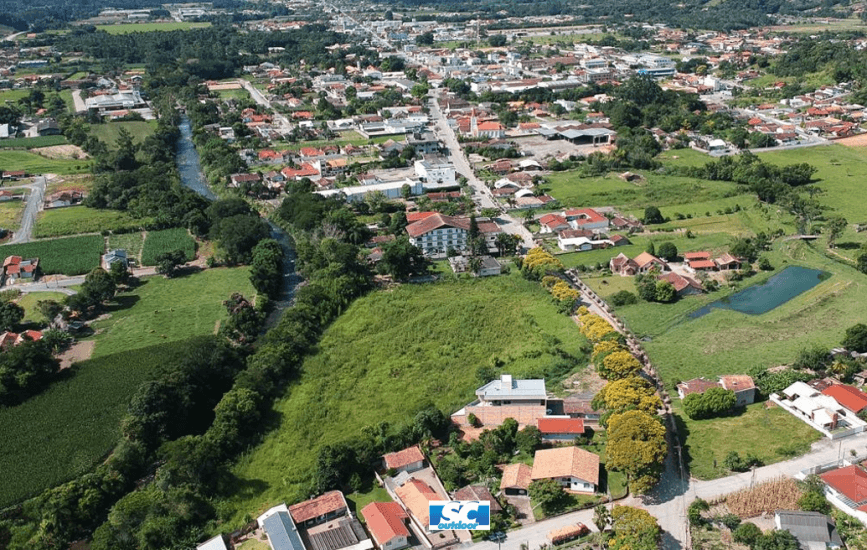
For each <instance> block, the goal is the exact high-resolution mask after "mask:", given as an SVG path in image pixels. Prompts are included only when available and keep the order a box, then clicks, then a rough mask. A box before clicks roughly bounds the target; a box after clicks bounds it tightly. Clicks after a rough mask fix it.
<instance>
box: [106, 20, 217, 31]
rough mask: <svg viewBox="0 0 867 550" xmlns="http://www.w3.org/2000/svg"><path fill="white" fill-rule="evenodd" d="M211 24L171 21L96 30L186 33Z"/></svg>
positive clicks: (124, 24) (128, 24) (108, 26)
mask: <svg viewBox="0 0 867 550" xmlns="http://www.w3.org/2000/svg"><path fill="white" fill-rule="evenodd" d="M210 26H211V24H210V23H187V22H184V23H182V22H175V21H169V22H164V23H122V24H119V25H97V26H96V28H97V29H98V30H101V31H105V32H107V33H108V34H129V33H131V32H155V31H186V30H189V29H202V28H205V27H210Z"/></svg>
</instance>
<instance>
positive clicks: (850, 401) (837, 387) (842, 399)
mask: <svg viewBox="0 0 867 550" xmlns="http://www.w3.org/2000/svg"><path fill="white" fill-rule="evenodd" d="M822 394H824V395H829V396H831V397H833V398H834V399H835V400H836V401H837V403H840V404H841V405H843V406H844V407H846V408H847V409H849V410H850V411H852V412H853V413H855V414H858V413H860V412H861V411H863V410H864V409H867V394H865V393H864V392H863V391H861V390H859V389H858V388H854V387H852V386H846V385H844V384H834V385H833V386H830V387H828V388H825V389H824V390H822Z"/></svg>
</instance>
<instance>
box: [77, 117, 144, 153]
mask: <svg viewBox="0 0 867 550" xmlns="http://www.w3.org/2000/svg"><path fill="white" fill-rule="evenodd" d="M156 127H157V121H156V120H151V121H149V122H145V121H141V120H131V121H128V122H122V121H116V122H106V123H105V124H91V125H90V133H91V134H93V135H94V136H96V137H97V139H99V140H100V141H102V142H103V143H105V144H106V145H107V146H108V148H109V149H111V150H114V149H116V148H117V138H118V136H120V131H121V129H124V130H126V131H127V132H129V133H130V135H131V136H132V141H133V143H135V144H136V145H138V144H140V143H141V142H143V141H144V140H145V138H146V137H148V136H149V135H151V134H153V133H154V130H156Z"/></svg>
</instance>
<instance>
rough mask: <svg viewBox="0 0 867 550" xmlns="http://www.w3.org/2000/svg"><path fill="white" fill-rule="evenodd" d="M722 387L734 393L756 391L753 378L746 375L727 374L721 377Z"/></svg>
mask: <svg viewBox="0 0 867 550" xmlns="http://www.w3.org/2000/svg"><path fill="white" fill-rule="evenodd" d="M719 381H720V384H722V387H723V388H725V389H727V390H731V391H734V392H739V391H744V390H754V389H756V383H755V382H753V377H752V376H748V375H746V374H727V375H725V376H720V377H719Z"/></svg>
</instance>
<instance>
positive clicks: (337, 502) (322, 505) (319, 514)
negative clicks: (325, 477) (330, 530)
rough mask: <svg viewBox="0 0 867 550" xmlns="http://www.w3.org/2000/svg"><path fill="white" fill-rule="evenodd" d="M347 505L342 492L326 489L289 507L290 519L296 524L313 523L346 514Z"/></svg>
mask: <svg viewBox="0 0 867 550" xmlns="http://www.w3.org/2000/svg"><path fill="white" fill-rule="evenodd" d="M347 510H348V506H347V504H346V499H345V498H343V493H341V492H340V491H328V492H327V493H325V494H324V495H321V496H318V497H316V498H313V499H310V500H305V501H304V502H299V503H298V504H293V505H292V506H290V507H289V513H290V514H291V515H292V519H293V520H295V523H296V524H298V525H308V526H309V525H315V524H317V523H322V522H325V521H328V520H330V519H333V518H336V517H339V516H343V515H345V514H346V512H347Z"/></svg>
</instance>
